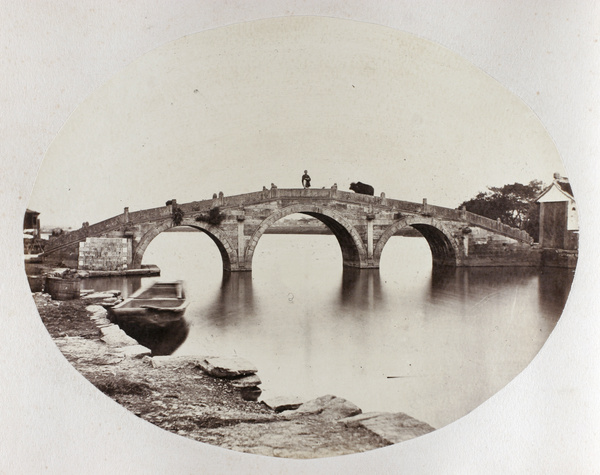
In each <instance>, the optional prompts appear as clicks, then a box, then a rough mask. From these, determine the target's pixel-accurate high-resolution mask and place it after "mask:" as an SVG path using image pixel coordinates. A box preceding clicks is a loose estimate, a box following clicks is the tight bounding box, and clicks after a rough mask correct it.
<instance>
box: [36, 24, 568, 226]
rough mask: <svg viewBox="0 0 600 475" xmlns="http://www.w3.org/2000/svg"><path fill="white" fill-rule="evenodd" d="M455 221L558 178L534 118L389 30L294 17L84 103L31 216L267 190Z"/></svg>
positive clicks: (479, 79)
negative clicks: (379, 199)
mask: <svg viewBox="0 0 600 475" xmlns="http://www.w3.org/2000/svg"><path fill="white" fill-rule="evenodd" d="M305 169H307V170H308V171H309V174H310V175H311V176H312V179H313V181H312V184H313V186H314V187H317V188H320V187H330V186H331V185H332V184H333V183H334V182H335V183H337V184H338V188H339V189H342V190H346V189H348V186H349V184H350V182H352V181H363V182H366V183H369V184H371V185H373V186H374V187H375V193H376V194H377V195H379V193H380V192H382V191H383V192H385V193H386V195H387V196H388V197H390V198H396V199H402V200H408V201H421V200H422V199H423V198H427V199H428V202H429V203H430V204H435V205H440V206H447V207H451V208H454V207H456V206H458V205H459V204H460V203H461V202H462V201H464V200H467V199H469V198H471V197H473V196H474V195H475V194H476V193H477V192H479V191H484V190H485V189H486V187H487V186H502V185H504V184H507V183H514V182H521V183H528V182H529V181H530V180H532V179H540V180H542V181H544V182H545V183H548V182H550V181H551V179H552V174H553V173H554V172H560V173H563V174H564V169H563V165H562V162H561V160H560V158H559V155H558V153H557V151H556V148H555V147H554V144H553V142H552V140H551V139H550V137H549V136H548V134H547V132H546V131H545V129H544V127H543V126H542V124H541V123H540V121H539V119H538V118H537V117H536V116H535V114H534V113H533V112H532V111H531V110H530V109H529V108H528V107H527V106H526V105H525V104H524V103H523V102H522V101H521V100H519V99H518V98H517V97H516V96H514V95H513V94H512V93H510V92H509V91H508V90H507V89H505V88H504V87H503V86H502V85H501V84H499V83H498V82H497V81H496V80H494V79H493V78H491V77H490V76H488V75H487V74H485V73H484V72H482V71H481V70H479V69H478V68H476V67H474V66H473V65H471V64H470V63H468V62H467V61H466V60H464V59H463V58H461V57H459V56H458V55H456V54H455V53H453V52H451V51H449V50H447V49H445V48H443V47H441V46H438V45H436V44H434V43H432V42H429V41H426V40H423V39H419V38H417V37H415V36H412V35H409V34H406V33H402V32H400V31H398V30H394V29H390V28H386V27H382V26H378V25H372V24H366V23H358V22H352V21H347V20H336V19H330V18H322V17H321V18H317V17H287V18H276V19H268V20H261V21H257V22H252V23H243V24H237V25H231V26H226V27H222V28H218V29H214V30H209V31H204V32H202V33H198V34H195V35H190V36H186V37H183V38H181V39H179V40H176V41H174V42H171V43H169V44H166V45H164V46H162V47H160V48H158V49H156V50H154V51H151V52H149V53H147V54H146V55H144V56H143V57H141V58H140V59H139V60H137V61H136V62H134V63H133V64H131V65H129V66H128V67H126V68H125V69H123V70H122V71H120V72H119V73H117V74H116V75H115V76H114V77H113V79H112V80H110V81H109V82H108V83H106V84H105V85H104V86H102V87H101V88H99V89H98V90H96V91H94V92H93V93H91V95H90V96H89V98H88V99H87V100H86V101H85V102H84V103H83V104H81V105H80V106H79V107H78V108H77V109H76V110H75V111H74V112H73V114H72V115H71V117H70V118H69V120H68V121H67V123H66V124H65V125H64V127H63V128H62V130H61V131H60V133H59V135H58V136H57V137H56V139H55V141H54V142H53V143H52V145H51V146H50V148H49V150H48V152H47V154H46V157H45V159H44V162H43V164H42V167H41V169H40V172H39V175H38V178H37V181H36V184H35V187H34V191H33V194H32V197H31V200H30V202H29V205H28V207H29V208H31V209H34V210H36V211H38V212H40V213H41V216H40V219H41V222H42V225H44V224H46V225H48V224H52V225H61V226H74V227H79V226H80V225H81V223H82V222H84V221H89V222H90V224H91V223H95V222H98V221H101V220H103V219H106V218H109V217H112V216H114V215H117V214H120V213H121V212H122V211H123V207H125V206H128V207H129V208H130V210H131V211H135V210H138V209H145V208H152V207H157V206H162V205H164V203H165V201H166V200H169V199H171V198H176V199H177V200H178V201H179V202H180V203H184V202H188V201H194V200H201V199H207V198H210V197H211V196H212V194H213V193H215V192H219V191H223V192H224V193H225V195H235V194H239V193H245V192H252V191H258V190H260V189H262V186H263V185H264V186H267V187H269V186H270V184H271V183H272V182H273V183H275V184H276V185H277V186H278V187H280V188H296V187H300V186H301V184H300V177H301V175H302V172H303V170H305Z"/></svg>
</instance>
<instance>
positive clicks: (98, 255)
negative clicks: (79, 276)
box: [77, 238, 130, 270]
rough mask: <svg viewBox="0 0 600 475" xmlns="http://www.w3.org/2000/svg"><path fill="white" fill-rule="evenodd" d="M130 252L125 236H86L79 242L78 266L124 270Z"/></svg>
mask: <svg viewBox="0 0 600 475" xmlns="http://www.w3.org/2000/svg"><path fill="white" fill-rule="evenodd" d="M129 254H130V245H129V243H128V239H126V238H87V239H86V240H85V242H80V243H79V262H78V266H77V267H78V268H79V269H82V270H124V269H127V262H128V258H129Z"/></svg>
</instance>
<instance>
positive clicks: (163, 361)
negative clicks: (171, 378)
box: [144, 355, 204, 369]
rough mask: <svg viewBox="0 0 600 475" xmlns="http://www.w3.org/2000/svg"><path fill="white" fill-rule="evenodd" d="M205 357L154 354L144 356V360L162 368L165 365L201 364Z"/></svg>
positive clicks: (177, 366)
mask: <svg viewBox="0 0 600 475" xmlns="http://www.w3.org/2000/svg"><path fill="white" fill-rule="evenodd" d="M203 359H204V357H203V356H202V357H199V356H172V355H166V356H153V357H152V358H144V362H145V363H148V364H150V365H152V367H153V368H160V367H163V366H171V367H174V368H175V369H176V368H182V367H185V366H199V365H200V362H201V361H202V360H203Z"/></svg>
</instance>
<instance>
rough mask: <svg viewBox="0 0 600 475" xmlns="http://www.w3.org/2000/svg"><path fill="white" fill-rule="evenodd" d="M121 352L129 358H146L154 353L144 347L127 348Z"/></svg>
mask: <svg viewBox="0 0 600 475" xmlns="http://www.w3.org/2000/svg"><path fill="white" fill-rule="evenodd" d="M121 352H122V353H123V354H124V355H125V356H126V357H128V358H143V357H144V356H150V354H152V351H151V350H150V349H149V348H146V347H145V346H142V345H132V346H126V347H125V348H122V349H121Z"/></svg>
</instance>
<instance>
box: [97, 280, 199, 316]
mask: <svg viewBox="0 0 600 475" xmlns="http://www.w3.org/2000/svg"><path fill="white" fill-rule="evenodd" d="M187 305H188V303H187V302H186V297H185V291H184V289H183V282H181V281H180V280H178V281H174V282H154V283H152V284H151V285H150V286H148V287H144V288H141V289H139V290H137V291H136V292H134V293H133V294H131V296H129V297H128V298H126V299H125V300H123V302H121V303H120V304H117V305H115V306H114V307H111V308H110V309H109V313H110V314H111V317H112V319H114V320H117V322H116V323H118V324H121V323H124V322H125V321H127V322H130V323H133V322H134V321H136V320H137V321H139V322H140V323H144V324H145V325H154V326H157V327H161V326H164V325H167V324H169V323H171V322H174V321H177V320H179V319H180V318H181V317H182V316H183V313H184V312H185V309H186V307H187Z"/></svg>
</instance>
